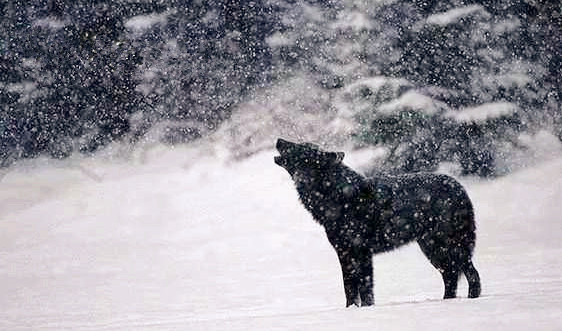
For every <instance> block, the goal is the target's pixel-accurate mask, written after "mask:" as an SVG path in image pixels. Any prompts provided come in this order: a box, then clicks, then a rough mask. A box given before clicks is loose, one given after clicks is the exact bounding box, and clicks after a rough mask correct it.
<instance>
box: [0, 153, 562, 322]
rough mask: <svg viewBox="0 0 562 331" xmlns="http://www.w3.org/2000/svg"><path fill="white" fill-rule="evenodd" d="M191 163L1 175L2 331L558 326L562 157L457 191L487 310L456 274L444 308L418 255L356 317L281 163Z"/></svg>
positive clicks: (87, 163)
mask: <svg viewBox="0 0 562 331" xmlns="http://www.w3.org/2000/svg"><path fill="white" fill-rule="evenodd" d="M190 153H191V152H190V151H189V150H184V149H180V148H178V149H176V150H174V151H165V150H159V149H155V150H154V151H152V153H151V154H150V155H149V156H148V157H147V160H145V161H143V162H140V161H138V160H137V161H128V162H125V161H103V160H76V159H74V160H67V161H63V162H53V161H51V162H50V163H49V164H47V165H41V166H36V165H35V166H24V167H20V168H17V169H13V170H11V171H10V172H8V173H6V174H5V175H4V176H3V178H2V180H1V182H0V187H1V190H0V293H1V295H0V308H1V309H0V329H1V330H221V331H222V330H322V331H327V330H428V329H429V328H433V330H562V317H561V316H562V263H561V262H562V176H561V174H562V153H560V154H558V156H554V157H551V158H550V159H549V160H547V161H544V162H541V163H539V164H538V165H536V166H534V167H533V168H527V169H523V170H519V171H517V172H515V173H513V174H511V175H509V176H506V177H502V178H499V179H495V180H493V181H482V180H476V179H470V178H461V179H460V181H461V182H462V183H463V184H465V185H466V186H467V189H468V191H469V194H470V195H471V197H472V199H473V201H474V204H475V208H476V213H477V224H478V239H477V246H476V252H475V258H474V261H475V265H476V267H477V268H478V270H479V271H480V275H481V277H482V284H483V292H482V293H483V295H482V297H481V298H478V299H467V298H466V295H467V285H466V281H465V280H464V278H462V279H461V282H460V284H459V292H458V293H459V295H460V298H458V299H453V300H448V301H443V300H441V296H442V292H443V289H442V286H443V285H442V282H441V277H440V275H439V274H438V273H437V271H436V270H434V269H433V267H432V266H431V265H430V264H429V262H428V261H427V260H426V259H425V257H424V256H423V255H422V254H421V252H420V251H419V249H418V247H417V246H415V245H411V246H407V247H405V248H403V249H400V250H398V251H395V252H392V253H388V254H384V255H380V256H376V257H375V258H374V260H375V306H374V307H369V308H350V309H346V308H344V305H345V298H344V292H343V285H342V280H341V275H340V269H339V265H338V261H337V257H336V255H335V253H334V251H333V250H332V248H331V246H330V245H329V243H328V241H327V240H326V238H325V235H324V233H323V230H322V228H321V227H320V226H319V225H317V224H316V223H314V222H313V221H312V219H311V217H310V216H309V215H308V214H307V213H306V212H305V210H304V208H303V207H302V206H301V205H300V204H299V202H298V200H297V195H296V191H295V190H294V188H293V186H292V183H291V181H290V178H289V176H288V175H287V174H286V172H285V171H284V170H283V169H281V168H279V167H277V166H276V165H275V164H274V163H273V160H272V158H273V155H274V153H273V151H266V152H262V153H261V154H258V155H256V156H254V157H252V158H249V159H247V160H244V161H241V162H227V161H223V160H222V159H221V158H210V157H209V158H203V159H200V160H199V161H197V162H196V163H195V162H194V161H193V160H191V158H192V157H193V155H194V154H190ZM352 156H353V155H352ZM356 159H357V157H356V158H355V160H354V158H353V157H352V158H351V159H350V161H346V162H347V163H348V164H350V165H354V163H353V162H352V161H357V160H356ZM346 160H347V159H346ZM357 163H360V162H357Z"/></svg>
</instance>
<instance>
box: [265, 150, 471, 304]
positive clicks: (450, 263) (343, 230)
mask: <svg viewBox="0 0 562 331" xmlns="http://www.w3.org/2000/svg"><path fill="white" fill-rule="evenodd" d="M276 148H277V150H278V151H279V153H280V155H279V156H276V157H275V159H274V160H275V163H276V164H278V165H279V166H281V167H283V168H284V169H285V170H287V172H288V173H289V175H291V177H292V179H293V181H294V183H295V186H296V188H297V191H298V194H299V197H300V201H301V202H302V203H303V205H304V206H305V208H306V209H307V210H308V211H309V212H310V213H311V214H312V216H313V217H314V219H315V220H316V221H317V222H318V223H320V224H321V225H322V226H323V227H324V229H325V230H326V235H327V236H328V240H329V241H330V243H331V244H332V246H333V247H334V249H335V250H336V253H337V255H338V258H339V261H340V264H341V269H342V273H343V282H344V289H345V296H346V300H347V303H346V305H347V307H349V306H350V305H353V304H355V305H357V306H359V305H362V306H370V305H373V304H374V296H373V266H372V255H373V254H376V253H380V252H386V251H390V250H392V249H394V248H396V247H399V246H401V245H404V244H406V243H408V242H411V241H414V240H415V241H417V243H418V244H419V245H420V248H421V250H422V252H423V253H424V254H425V256H427V258H428V259H429V261H430V262H431V264H432V265H433V266H434V267H435V268H436V269H437V270H439V272H440V273H441V276H442V277H443V282H444V284H445V294H444V296H443V298H444V299H448V298H454V297H455V296H456V292H457V282H458V279H459V276H460V272H462V273H464V275H465V276H466V278H467V280H468V285H469V289H468V297H469V298H476V297H478V296H479V295H480V277H479V275H478V271H476V269H475V268H474V265H473V264H472V252H473V250H474V244H475V240H476V235H475V229H476V227H475V224H474V211H473V208H472V203H471V202H470V199H469V198H468V195H467V193H466V191H465V190H464V189H463V187H462V186H461V184H459V183H458V182H457V181H456V180H455V179H453V178H451V177H449V176H446V175H437V174H430V173H416V174H408V175H401V176H389V175H379V176H375V177H372V178H366V177H364V176H362V175H360V174H358V173H357V172H355V171H353V170H352V169H351V168H349V167H347V166H345V165H344V164H343V163H342V160H343V157H344V153H343V152H328V151H323V150H321V149H320V148H319V147H318V146H316V145H314V144H310V143H293V142H290V141H286V140H283V139H278V140H277V144H276Z"/></svg>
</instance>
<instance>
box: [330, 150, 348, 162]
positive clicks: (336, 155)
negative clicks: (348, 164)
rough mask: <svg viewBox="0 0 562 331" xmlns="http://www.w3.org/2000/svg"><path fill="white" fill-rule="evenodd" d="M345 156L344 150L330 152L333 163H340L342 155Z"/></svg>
mask: <svg viewBox="0 0 562 331" xmlns="http://www.w3.org/2000/svg"><path fill="white" fill-rule="evenodd" d="M344 156H345V153H344V152H335V153H332V157H333V160H334V164H340V163H341V162H342V161H343V157H344Z"/></svg>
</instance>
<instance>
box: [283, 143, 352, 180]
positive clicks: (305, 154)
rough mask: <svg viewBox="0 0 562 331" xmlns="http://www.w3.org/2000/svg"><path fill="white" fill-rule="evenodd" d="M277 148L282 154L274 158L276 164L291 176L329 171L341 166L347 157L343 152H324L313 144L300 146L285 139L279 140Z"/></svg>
mask: <svg viewBox="0 0 562 331" xmlns="http://www.w3.org/2000/svg"><path fill="white" fill-rule="evenodd" d="M275 147H276V148H277V151H279V154H280V155H279V156H276V157H275V158H274V160H275V163H276V164H278V165H279V166H281V167H283V168H285V170H287V172H289V174H290V175H291V176H293V175H294V174H295V173H296V172H301V173H311V172H316V171H318V170H320V171H322V170H328V169H329V168H332V167H334V166H336V165H339V164H340V163H341V162H342V160H343V157H344V155H345V154H344V153H343V152H327V151H323V150H321V149H320V147H318V146H317V145H314V144H311V143H302V144H298V143H293V142H290V141H287V140H284V139H277V144H276V145H275Z"/></svg>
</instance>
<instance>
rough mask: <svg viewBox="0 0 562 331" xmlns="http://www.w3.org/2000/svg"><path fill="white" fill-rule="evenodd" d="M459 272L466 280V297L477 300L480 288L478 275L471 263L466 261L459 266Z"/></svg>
mask: <svg viewBox="0 0 562 331" xmlns="http://www.w3.org/2000/svg"><path fill="white" fill-rule="evenodd" d="M461 270H462V272H463V273H464V275H465V276H466V280H467V281H468V297H469V298H478V297H479V296H480V292H481V290H482V289H481V287H480V275H479V274H478V271H477V270H476V268H474V265H473V264H472V261H470V260H469V261H468V262H467V263H464V264H462V265H461Z"/></svg>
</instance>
